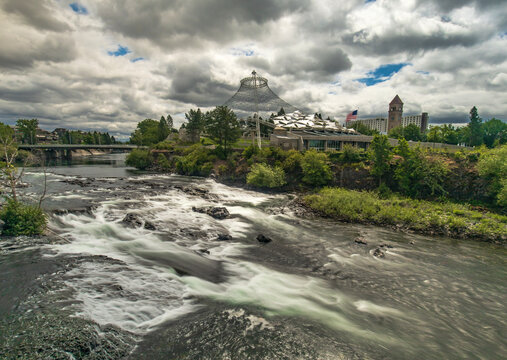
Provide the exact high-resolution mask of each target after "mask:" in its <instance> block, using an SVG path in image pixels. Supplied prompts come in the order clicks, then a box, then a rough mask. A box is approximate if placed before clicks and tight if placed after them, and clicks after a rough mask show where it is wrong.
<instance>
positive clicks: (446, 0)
mask: <svg viewBox="0 0 507 360" xmlns="http://www.w3.org/2000/svg"><path fill="white" fill-rule="evenodd" d="M432 2H433V3H434V4H435V5H436V6H437V7H438V8H439V9H441V10H443V11H451V10H454V9H459V8H462V7H464V6H469V5H474V6H476V7H477V8H480V9H485V8H491V7H497V6H505V4H502V1H499V0H433V1H432ZM418 3H419V4H420V5H425V4H427V3H428V0H419V1H418Z"/></svg>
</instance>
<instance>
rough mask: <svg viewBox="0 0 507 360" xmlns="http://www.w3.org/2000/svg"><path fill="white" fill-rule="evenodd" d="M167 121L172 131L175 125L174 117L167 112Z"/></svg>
mask: <svg viewBox="0 0 507 360" xmlns="http://www.w3.org/2000/svg"><path fill="white" fill-rule="evenodd" d="M166 121H167V126H168V127H169V131H171V130H172V129H173V127H174V121H173V117H172V116H171V115H169V114H167V117H166Z"/></svg>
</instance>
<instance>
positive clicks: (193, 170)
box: [175, 144, 216, 176]
mask: <svg viewBox="0 0 507 360" xmlns="http://www.w3.org/2000/svg"><path fill="white" fill-rule="evenodd" d="M183 153H184V154H185V156H179V157H176V158H175V167H176V170H177V171H178V173H179V174H182V175H191V176H192V175H200V176H207V175H209V173H210V171H211V168H212V167H213V165H212V164H211V167H210V165H206V166H205V167H203V165H204V164H205V163H211V162H212V161H210V159H215V158H216V155H214V154H213V153H212V150H210V149H206V148H205V147H202V146H201V145H200V144H195V145H192V146H190V147H189V148H188V149H185V151H184V152H183Z"/></svg>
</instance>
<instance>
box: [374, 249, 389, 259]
mask: <svg viewBox="0 0 507 360" xmlns="http://www.w3.org/2000/svg"><path fill="white" fill-rule="evenodd" d="M373 256H375V257H378V258H381V259H383V258H385V257H386V253H385V252H383V251H382V250H381V249H380V248H376V249H375V251H374V252H373Z"/></svg>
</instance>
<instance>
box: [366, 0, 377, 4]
mask: <svg viewBox="0 0 507 360" xmlns="http://www.w3.org/2000/svg"><path fill="white" fill-rule="evenodd" d="M371 2H375V0H364V3H365V4H368V3H371Z"/></svg>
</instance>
